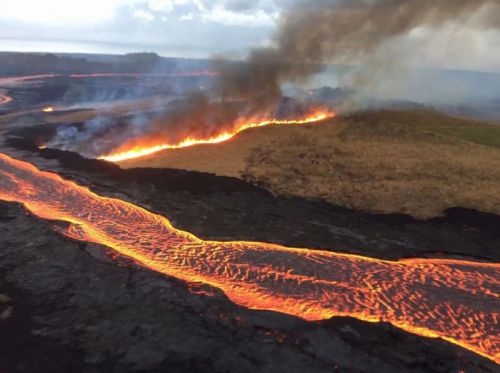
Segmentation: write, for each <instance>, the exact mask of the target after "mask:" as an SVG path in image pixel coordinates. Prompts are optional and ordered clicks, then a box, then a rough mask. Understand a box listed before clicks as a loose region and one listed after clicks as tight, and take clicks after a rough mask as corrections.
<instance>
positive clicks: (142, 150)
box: [99, 110, 335, 162]
mask: <svg viewBox="0 0 500 373" xmlns="http://www.w3.org/2000/svg"><path fill="white" fill-rule="evenodd" d="M334 116H335V112H333V111H330V110H316V111H314V112H312V113H311V114H309V115H307V116H305V117H303V118H300V119H293V120H279V119H267V120H260V121H258V120H257V121H256V120H239V121H238V122H237V123H236V124H235V125H234V126H233V129H232V130H226V131H223V132H221V133H219V134H217V135H215V136H211V137H205V138H204V137H199V138H198V137H195V136H188V137H186V138H184V139H182V140H181V141H179V142H177V143H173V144H167V143H163V144H162V143H156V144H154V143H150V142H146V143H144V144H141V145H135V146H134V147H132V148H131V149H127V150H122V151H117V152H114V153H111V154H107V155H103V156H101V157H99V159H102V160H105V161H109V162H121V161H125V160H128V159H134V158H139V157H144V156H146V155H150V154H153V153H156V152H159V151H161V150H166V149H180V148H186V147H189V146H193V145H201V144H218V143H221V142H224V141H227V140H229V139H231V138H233V137H234V136H236V135H237V134H239V133H240V132H243V131H245V130H248V129H250V128H257V127H265V126H269V125H276V124H282V125H283V124H290V125H297V124H310V123H316V122H321V121H324V120H326V119H330V118H333V117H334Z"/></svg>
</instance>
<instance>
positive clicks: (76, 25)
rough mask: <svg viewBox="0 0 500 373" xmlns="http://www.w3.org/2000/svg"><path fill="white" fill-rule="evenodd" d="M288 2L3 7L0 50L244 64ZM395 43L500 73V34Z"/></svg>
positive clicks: (175, 0)
mask: <svg viewBox="0 0 500 373" xmlns="http://www.w3.org/2000/svg"><path fill="white" fill-rule="evenodd" d="M314 1H315V0H311V4H314ZM293 3H294V0H0V50H7V51H36V52H73V53H74V52H78V53H111V54H122V53H128V52H142V51H152V52H156V53H158V54H160V55H162V56H172V57H210V56H213V55H219V54H222V55H224V56H226V57H229V58H243V57H244V56H245V53H246V51H247V50H248V49H249V48H251V47H255V46H261V45H268V44H269V43H271V41H272V36H273V30H274V29H275V28H276V23H277V22H278V20H279V15H280V13H281V12H283V11H286V10H287V9H288V8H289V7H290V6H291V5H292V4H293ZM398 43H403V44H405V45H406V46H408V45H409V46H410V47H411V48H410V49H408V48H401V50H405V53H407V52H406V51H408V50H411V51H412V54H413V56H412V60H413V61H414V62H415V63H416V64H417V65H418V66H422V67H439V68H450V69H465V70H482V71H500V58H499V57H498V56H500V33H499V32H498V31H478V30H472V29H468V28H467V27H464V26H463V25H449V26H447V27H446V28H444V29H442V30H439V32H436V30H425V29H423V30H422V29H419V30H414V32H412V33H411V34H410V35H409V36H406V37H405V38H403V39H402V40H399V41H398ZM398 43H395V46H396V48H397V45H398ZM396 54H397V53H396ZM401 57H402V58H407V57H408V56H401ZM332 62H335V61H332ZM353 63H355V61H353Z"/></svg>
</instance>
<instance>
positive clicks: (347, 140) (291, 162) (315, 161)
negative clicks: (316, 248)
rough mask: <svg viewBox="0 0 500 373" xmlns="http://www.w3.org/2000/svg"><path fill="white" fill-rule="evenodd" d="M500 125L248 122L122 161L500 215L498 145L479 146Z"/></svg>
mask: <svg viewBox="0 0 500 373" xmlns="http://www.w3.org/2000/svg"><path fill="white" fill-rule="evenodd" d="M454 129H456V130H457V132H455V131H454ZM447 131H448V132H450V133H451V134H452V135H449V136H447V135H446V132H447ZM460 131H465V132H460ZM496 131H497V127H493V126H487V125H483V124H481V123H474V122H470V121H465V120H461V119H457V118H452V117H449V116H445V115H442V114H438V113H434V112H426V111H380V112H371V113H363V114H358V115H352V116H348V117H338V118H336V119H333V121H332V125H325V126H311V125H304V126H298V127H297V126H285V127H279V126H275V127H268V128H262V129H257V130H249V131H246V132H245V133H242V134H240V135H238V136H237V137H236V138H233V139H232V140H231V141H228V142H226V143H224V144H219V145H217V146H203V145H201V146H197V147H193V148H186V149H178V150H165V151H162V152H160V153H158V154H155V155H154V156H149V157H145V158H141V159H137V160H131V161H126V162H121V163H120V165H121V166H122V167H126V168H130V167H168V168H183V169H190V170H197V171H205V172H213V173H216V174H219V175H227V176H236V177H239V178H243V179H245V180H248V181H251V182H253V183H256V184H259V185H264V186H266V187H267V188H268V189H270V190H271V191H273V192H274V193H277V194H281V195H296V196H302V197H309V198H321V199H324V200H327V201H329V202H331V203H334V204H338V205H342V206H346V207H350V208H355V209H362V210H368V211H375V212H384V213H394V212H400V213H407V214H410V215H413V216H415V217H418V218H430V217H433V216H437V215H440V214H442V212H443V210H445V209H447V208H450V207H455V206H460V207H467V208H471V209H477V210H482V211H487V212H493V213H497V214H500V203H499V201H498V195H500V171H499V170H498V164H500V151H499V150H498V149H496V148H495V147H494V146H483V145H480V144H479V143H481V144H485V142H484V141H482V142H481V140H485V141H486V140H487V141H488V142H489V143H493V144H494V143H495V141H500V140H499V139H500V135H496V133H497V132H496ZM463 133H466V134H472V135H469V137H462V134H463ZM477 134H484V135H482V136H479V138H478V137H477ZM457 137H462V138H461V139H457ZM464 140H469V141H464ZM474 140H476V141H475V142H476V143H474ZM485 145H486V144H485Z"/></svg>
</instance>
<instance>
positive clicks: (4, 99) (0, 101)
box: [0, 92, 12, 105]
mask: <svg viewBox="0 0 500 373" xmlns="http://www.w3.org/2000/svg"><path fill="white" fill-rule="evenodd" d="M11 101H12V97H10V96H7V95H6V94H2V93H1V92H0V105H6V104H8V103H9V102H11Z"/></svg>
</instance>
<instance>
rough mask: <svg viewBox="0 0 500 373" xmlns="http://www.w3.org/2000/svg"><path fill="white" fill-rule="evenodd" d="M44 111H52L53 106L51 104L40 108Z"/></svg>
mask: <svg viewBox="0 0 500 373" xmlns="http://www.w3.org/2000/svg"><path fill="white" fill-rule="evenodd" d="M42 111H43V112H44V113H52V112H53V111H54V108H53V107H52V106H47V107H44V108H43V109H42Z"/></svg>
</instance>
